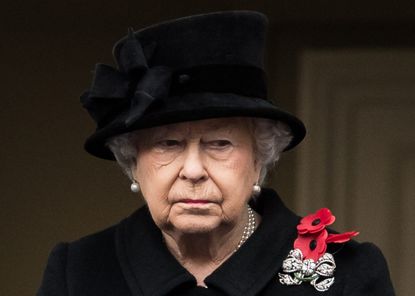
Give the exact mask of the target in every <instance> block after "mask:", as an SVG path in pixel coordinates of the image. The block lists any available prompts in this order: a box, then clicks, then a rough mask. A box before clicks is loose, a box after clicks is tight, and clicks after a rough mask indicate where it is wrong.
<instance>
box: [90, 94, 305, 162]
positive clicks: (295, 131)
mask: <svg viewBox="0 0 415 296" xmlns="http://www.w3.org/2000/svg"><path fill="white" fill-rule="evenodd" d="M131 111H132V110H129V112H131ZM129 112H125V113H122V114H120V115H119V116H118V117H117V118H115V119H114V120H113V121H112V122H111V123H110V124H108V125H106V126H105V127H104V128H102V129H98V130H96V131H95V133H94V134H92V135H91V136H90V137H89V138H88V139H87V141H86V143H85V149H86V150H87V151H88V152H89V153H91V154H92V155H94V156H96V157H99V158H102V159H108V160H114V159H115V158H114V155H113V154H112V152H111V151H110V149H109V148H108V147H107V141H108V139H110V138H111V137H114V136H117V135H120V134H123V133H127V132H131V131H133V130H138V129H145V128H150V127H156V126H162V125H166V124H172V123H179V122H186V121H195V120H202V119H210V118H223V117H259V118H268V119H273V120H276V121H281V122H284V123H285V124H287V125H288V126H289V127H290V129H291V133H292V136H293V138H292V140H291V142H290V144H289V145H288V146H287V147H286V149H285V151H286V150H290V149H292V148H294V147H295V146H296V145H298V144H299V143H300V142H301V141H302V139H303V138H304V137H305V134H306V129H305V127H304V124H303V123H302V122H301V121H300V120H299V119H298V118H297V117H295V116H293V115H291V114H290V113H288V112H285V111H283V110H281V109H279V108H278V107H276V106H275V105H273V104H272V103H271V102H269V101H267V100H264V99H260V98H250V97H244V96H240V95H236V94H232V93H190V94H186V95H183V96H175V97H169V98H165V99H162V100H158V101H157V102H155V103H154V104H153V105H152V106H151V107H150V108H149V109H148V110H146V112H145V114H144V115H143V116H142V117H141V118H140V119H139V120H137V121H136V122H134V123H132V124H130V125H129V126H126V124H125V119H126V118H127V116H128V114H129Z"/></svg>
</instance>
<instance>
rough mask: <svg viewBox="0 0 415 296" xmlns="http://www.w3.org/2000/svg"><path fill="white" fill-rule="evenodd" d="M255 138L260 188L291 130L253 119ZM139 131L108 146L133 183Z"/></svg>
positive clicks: (118, 137)
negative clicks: (259, 169) (259, 168)
mask: <svg viewBox="0 0 415 296" xmlns="http://www.w3.org/2000/svg"><path fill="white" fill-rule="evenodd" d="M250 119H251V120H252V127H253V128H252V131H253V137H254V142H255V143H254V152H255V160H256V161H257V163H258V164H259V165H260V167H261V171H260V176H259V180H258V182H259V184H262V183H263V182H264V180H265V177H266V176H267V173H268V170H269V169H271V168H272V167H273V166H274V165H275V164H276V163H277V161H278V160H279V158H280V155H281V152H282V151H284V149H285V148H286V147H287V146H288V145H289V144H290V142H291V140H292V134H291V130H290V128H289V127H288V125H286V124H285V123H283V122H280V121H275V120H271V119H266V118H250ZM139 137H140V134H139V131H133V132H130V133H125V134H121V135H118V136H115V137H112V138H110V139H109V140H108V141H107V146H108V147H109V149H110V150H111V151H112V153H113V154H114V156H115V159H116V160H117V162H118V164H119V165H120V166H121V168H122V170H123V171H124V173H125V174H126V175H127V176H128V177H129V178H130V180H133V173H132V172H133V171H134V170H135V168H136V160H137V153H138V151H137V145H136V143H137V141H138V140H140V139H139Z"/></svg>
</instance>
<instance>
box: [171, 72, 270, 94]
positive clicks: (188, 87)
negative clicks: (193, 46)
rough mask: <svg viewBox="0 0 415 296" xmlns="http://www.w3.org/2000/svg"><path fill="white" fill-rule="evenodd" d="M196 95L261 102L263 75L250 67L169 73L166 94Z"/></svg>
mask: <svg viewBox="0 0 415 296" xmlns="http://www.w3.org/2000/svg"><path fill="white" fill-rule="evenodd" d="M197 92H217V93H234V94H239V95H242V96H247V97H254V98H264V99H265V98H266V97H267V86H266V79H265V73H264V71H263V70H262V69H260V68H257V67H253V66H244V65H203V66H198V67H192V68H188V69H183V70H179V71H176V73H174V74H173V79H172V85H171V89H170V95H172V96H175V95H183V94H187V93H197Z"/></svg>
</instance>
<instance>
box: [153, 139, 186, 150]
mask: <svg viewBox="0 0 415 296" xmlns="http://www.w3.org/2000/svg"><path fill="white" fill-rule="evenodd" d="M156 146H157V147H160V148H165V149H169V148H175V147H179V146H180V141H178V140H163V141H160V142H157V144H156Z"/></svg>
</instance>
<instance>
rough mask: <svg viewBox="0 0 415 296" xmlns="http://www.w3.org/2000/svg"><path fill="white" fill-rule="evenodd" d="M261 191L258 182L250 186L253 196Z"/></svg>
mask: <svg viewBox="0 0 415 296" xmlns="http://www.w3.org/2000/svg"><path fill="white" fill-rule="evenodd" d="M260 193H261V186H259V184H258V182H257V183H255V184H254V186H252V195H253V196H255V197H256V196H258V195H259V194H260Z"/></svg>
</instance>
